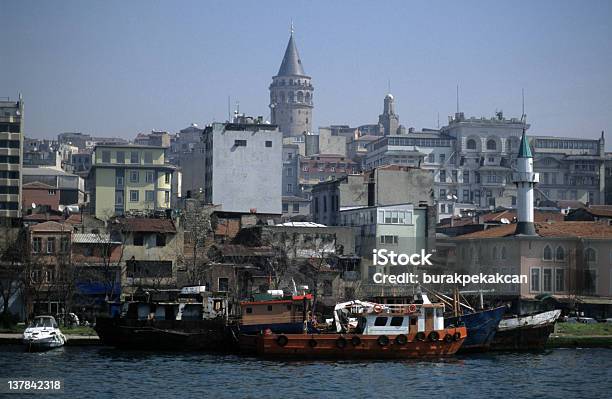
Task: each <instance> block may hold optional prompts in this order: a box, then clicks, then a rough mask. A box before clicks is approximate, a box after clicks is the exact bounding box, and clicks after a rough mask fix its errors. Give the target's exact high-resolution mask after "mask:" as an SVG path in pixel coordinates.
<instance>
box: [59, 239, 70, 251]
mask: <svg viewBox="0 0 612 399" xmlns="http://www.w3.org/2000/svg"><path fill="white" fill-rule="evenodd" d="M69 250H70V239H68V237H62V238H61V239H60V251H61V252H62V253H63V254H65V253H68V251H69Z"/></svg>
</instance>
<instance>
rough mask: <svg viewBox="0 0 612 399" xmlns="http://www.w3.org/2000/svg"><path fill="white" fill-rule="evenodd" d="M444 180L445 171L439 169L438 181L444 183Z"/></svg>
mask: <svg viewBox="0 0 612 399" xmlns="http://www.w3.org/2000/svg"><path fill="white" fill-rule="evenodd" d="M444 182H446V171H445V170H441V171H440V183H444Z"/></svg>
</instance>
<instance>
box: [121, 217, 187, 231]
mask: <svg viewBox="0 0 612 399" xmlns="http://www.w3.org/2000/svg"><path fill="white" fill-rule="evenodd" d="M117 221H118V223H119V224H120V225H121V228H122V230H123V231H130V232H134V233H137V232H141V233H176V227H175V226H174V222H173V221H172V220H170V219H153V218H123V219H118V220H117Z"/></svg>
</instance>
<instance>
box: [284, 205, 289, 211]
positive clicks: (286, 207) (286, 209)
mask: <svg viewBox="0 0 612 399" xmlns="http://www.w3.org/2000/svg"><path fill="white" fill-rule="evenodd" d="M287 212H289V204H283V213H287Z"/></svg>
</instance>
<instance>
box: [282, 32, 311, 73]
mask: <svg viewBox="0 0 612 399" xmlns="http://www.w3.org/2000/svg"><path fill="white" fill-rule="evenodd" d="M289 75H302V76H305V74H304V68H302V60H300V55H299V54H298V50H297V47H296V45H295V40H294V39H293V33H291V36H290V37H289V43H287V49H286V50H285V56H284V57H283V62H282V63H281V66H280V68H279V70H278V74H277V76H289Z"/></svg>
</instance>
